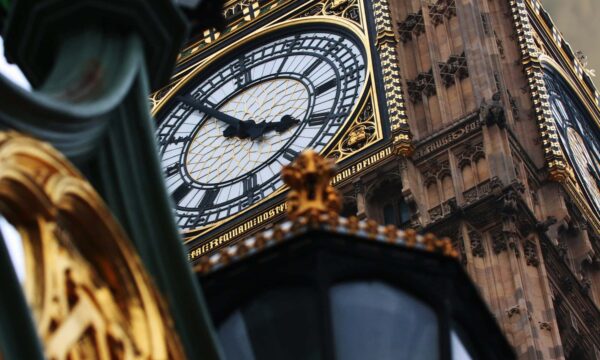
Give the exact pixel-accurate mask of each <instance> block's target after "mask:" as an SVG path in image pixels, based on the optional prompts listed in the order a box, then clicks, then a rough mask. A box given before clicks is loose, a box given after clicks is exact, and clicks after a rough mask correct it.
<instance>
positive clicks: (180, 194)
mask: <svg viewBox="0 0 600 360" xmlns="http://www.w3.org/2000/svg"><path fill="white" fill-rule="evenodd" d="M190 191H192V188H191V187H190V186H189V185H188V184H186V183H183V184H181V185H179V186H178V187H177V189H175V191H173V193H172V194H171V197H172V198H173V201H174V202H175V204H179V202H180V201H181V200H183V198H184V197H186V196H187V194H189V193H190Z"/></svg>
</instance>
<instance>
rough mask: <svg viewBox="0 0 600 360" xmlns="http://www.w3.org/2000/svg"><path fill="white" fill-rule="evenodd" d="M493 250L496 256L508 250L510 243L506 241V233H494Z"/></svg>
mask: <svg viewBox="0 0 600 360" xmlns="http://www.w3.org/2000/svg"><path fill="white" fill-rule="evenodd" d="M492 248H493V250H494V254H496V255H497V254H500V253H501V252H503V251H506V250H508V243H507V241H506V236H505V235H504V232H502V231H496V232H494V233H492Z"/></svg>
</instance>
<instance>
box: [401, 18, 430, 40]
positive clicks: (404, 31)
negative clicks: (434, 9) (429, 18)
mask: <svg viewBox="0 0 600 360" xmlns="http://www.w3.org/2000/svg"><path fill="white" fill-rule="evenodd" d="M398 32H399V34H400V41H402V42H403V43H405V42H407V41H409V40H412V38H413V36H415V37H417V36H419V35H421V34H423V33H424V32H425V24H424V22H423V11H419V12H418V13H412V14H408V16H407V17H406V19H405V20H404V21H402V22H399V23H398Z"/></svg>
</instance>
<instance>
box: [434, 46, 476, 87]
mask: <svg viewBox="0 0 600 360" xmlns="http://www.w3.org/2000/svg"><path fill="white" fill-rule="evenodd" d="M439 67H440V75H441V77H442V80H443V81H444V85H445V86H446V87H449V86H452V85H454V84H455V83H456V80H457V79H458V80H459V81H460V80H463V79H465V78H467V77H468V76H469V68H468V65H467V58H466V56H465V53H464V52H463V53H462V54H460V55H451V56H450V57H449V58H448V60H447V61H446V62H442V63H439Z"/></svg>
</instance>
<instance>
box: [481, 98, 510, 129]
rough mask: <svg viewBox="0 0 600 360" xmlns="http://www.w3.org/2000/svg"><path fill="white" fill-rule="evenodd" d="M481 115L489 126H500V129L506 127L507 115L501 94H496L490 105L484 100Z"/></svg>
mask: <svg viewBox="0 0 600 360" xmlns="http://www.w3.org/2000/svg"><path fill="white" fill-rule="evenodd" d="M479 115H480V116H481V120H482V121H483V122H484V124H486V125H487V126H493V125H498V127H500V128H503V127H504V126H505V125H506V114H505V113H504V106H503V105H502V101H501V100H500V93H499V92H497V93H495V94H494V96H493V97H492V101H491V102H490V103H488V102H487V101H485V100H483V102H482V103H481V106H480V107H479Z"/></svg>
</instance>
